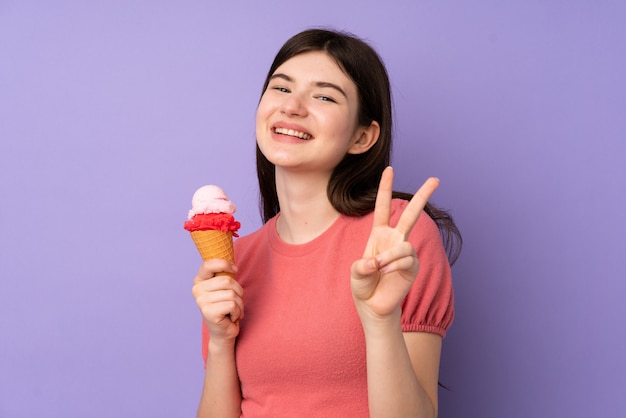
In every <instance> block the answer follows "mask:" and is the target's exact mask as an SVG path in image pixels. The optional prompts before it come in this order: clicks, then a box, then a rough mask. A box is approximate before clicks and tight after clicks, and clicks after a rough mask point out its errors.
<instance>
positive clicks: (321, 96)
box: [317, 95, 337, 103]
mask: <svg viewBox="0 0 626 418" xmlns="http://www.w3.org/2000/svg"><path fill="white" fill-rule="evenodd" d="M317 99H318V100H321V101H323V102H332V103H337V101H336V100H335V99H333V98H332V97H330V96H324V95H320V96H317Z"/></svg>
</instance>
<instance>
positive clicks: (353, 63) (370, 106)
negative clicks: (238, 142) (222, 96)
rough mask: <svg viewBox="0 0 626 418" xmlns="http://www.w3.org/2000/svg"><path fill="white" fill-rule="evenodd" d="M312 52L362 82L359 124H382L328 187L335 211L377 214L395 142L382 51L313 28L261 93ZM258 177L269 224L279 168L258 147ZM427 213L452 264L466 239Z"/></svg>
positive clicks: (292, 42) (445, 219)
mask: <svg viewBox="0 0 626 418" xmlns="http://www.w3.org/2000/svg"><path fill="white" fill-rule="evenodd" d="M310 51H323V52H326V53H327V54H328V55H329V56H330V57H331V58H332V59H334V60H335V62H336V63H337V65H338V66H339V67H340V68H341V69H342V70H343V71H344V73H346V75H348V77H350V78H351V79H352V81H353V82H354V83H355V84H356V87H357V91H358V95H359V109H358V123H359V125H360V126H369V125H370V124H371V123H372V122H373V121H376V122H378V124H379V125H380V135H379V138H378V141H376V143H375V144H374V145H373V146H372V147H371V148H370V149H369V150H368V151H367V152H365V153H362V154H347V155H346V156H345V157H344V158H343V160H342V161H341V162H340V163H339V164H338V165H337V167H335V169H334V171H333V173H332V175H331V178H330V181H329V183H328V189H327V193H328V199H329V200H330V203H331V204H332V205H333V207H334V208H335V209H336V210H337V211H338V212H339V213H341V214H343V215H347V216H363V215H365V214H367V213H369V212H371V211H373V210H374V204H375V201H376V192H377V190H378V183H379V181H380V177H381V175H382V172H383V170H384V169H385V167H387V166H388V165H389V164H390V159H391V143H392V110H391V88H390V86H389V76H388V74H387V70H386V68H385V65H384V64H383V62H382V60H381V58H380V57H379V55H378V53H377V52H376V51H375V50H374V49H373V48H372V47H371V46H370V45H368V44H367V43H366V42H364V41H363V40H361V39H360V38H358V37H356V36H354V35H352V34H349V33H345V32H338V31H334V30H327V29H309V30H306V31H304V32H300V33H299V34H297V35H295V36H293V37H291V38H290V39H289V40H288V41H287V42H286V43H285V44H284V45H283V46H282V48H281V49H280V50H279V51H278V54H276V57H275V58H274V62H273V63H272V65H271V67H270V69H269V71H268V73H267V77H266V79H265V83H264V85H263V91H262V93H261V95H262V94H263V93H264V92H265V90H266V89H267V85H268V83H269V80H270V77H271V76H272V75H273V74H274V72H275V71H276V69H277V68H278V67H279V66H280V65H282V64H283V63H284V62H285V61H287V60H288V59H290V58H292V57H294V56H296V55H298V54H302V53H304V52H310ZM256 155H257V177H258V180H259V189H260V207H261V212H262V217H263V222H267V221H268V220H269V219H271V218H272V217H274V216H275V215H276V214H277V213H278V212H279V211H280V206H279V202H278V195H277V192H276V179H275V173H276V167H275V166H274V164H272V163H271V162H269V160H268V159H267V158H265V156H264V155H263V153H262V152H261V150H260V149H259V147H258V145H257V148H256ZM394 197H397V198H401V199H406V200H410V199H411V197H412V195H410V194H408V193H403V192H394ZM425 211H426V213H428V215H429V216H430V217H431V218H432V219H433V220H434V221H435V222H436V224H437V226H438V228H439V231H440V232H441V235H442V238H443V243H444V246H445V248H446V252H447V254H448V260H449V262H450V264H451V265H452V264H453V263H454V262H455V261H456V259H457V258H458V256H459V254H460V252H461V246H462V238H461V234H460V232H459V230H458V228H457V227H456V225H455V223H454V220H453V219H452V216H451V215H450V214H449V213H448V212H446V211H444V210H442V209H439V208H437V207H436V206H434V205H433V204H431V203H428V204H427V205H426V207H425Z"/></svg>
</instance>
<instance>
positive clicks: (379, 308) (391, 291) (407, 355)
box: [351, 169, 441, 418]
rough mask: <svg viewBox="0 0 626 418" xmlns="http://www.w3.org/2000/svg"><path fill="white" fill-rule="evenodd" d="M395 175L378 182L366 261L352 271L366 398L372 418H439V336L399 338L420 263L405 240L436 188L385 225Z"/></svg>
mask: <svg viewBox="0 0 626 418" xmlns="http://www.w3.org/2000/svg"><path fill="white" fill-rule="evenodd" d="M392 183H393V171H392V170H391V169H387V170H385V172H384V173H383V176H382V178H381V183H380V186H379V191H378V196H377V199H376V208H375V212H374V224H373V227H372V232H371V234H370V238H369V240H368V243H367V245H366V248H365V253H364V256H363V258H362V259H361V260H357V261H356V262H355V263H354V264H353V266H352V277H351V286H352V295H353V299H354V302H355V307H356V309H357V312H358V314H359V317H360V319H361V323H362V325H363V330H364V333H365V342H366V353H367V376H368V399H369V408H370V414H371V416H372V417H387V416H388V417H422V418H432V417H436V416H437V409H438V408H437V380H438V370H439V358H440V353H441V337H439V336H438V335H435V334H428V333H422V332H420V333H413V332H411V333H403V332H402V329H401V325H400V317H401V313H402V312H401V303H402V301H403V299H404V297H405V296H406V295H407V293H408V291H409V289H410V288H411V285H412V284H413V282H414V281H415V278H416V276H417V272H418V270H419V262H418V260H417V256H416V254H415V249H414V248H413V245H412V244H411V243H409V242H408V236H409V234H410V232H411V230H412V228H413V226H414V225H415V223H416V222H417V219H418V217H419V215H420V213H421V212H422V209H423V207H424V205H425V204H426V202H427V201H428V198H429V197H430V195H432V193H433V192H434V190H435V189H436V188H437V186H438V182H437V180H436V179H429V180H428V181H427V182H426V183H425V184H424V186H422V188H420V190H419V191H418V192H417V193H416V195H415V197H414V198H413V199H412V200H411V202H410V203H409V204H408V205H407V207H406V209H405V210H404V212H403V214H402V216H401V217H400V220H399V221H398V224H397V226H396V227H395V228H391V227H390V226H389V217H390V211H391V190H392Z"/></svg>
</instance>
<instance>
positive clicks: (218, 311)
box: [192, 259, 243, 418]
mask: <svg viewBox="0 0 626 418" xmlns="http://www.w3.org/2000/svg"><path fill="white" fill-rule="evenodd" d="M235 271H236V267H235V266H234V265H231V264H230V263H229V262H227V261H226V260H217V259H214V260H208V261H205V262H204V263H203V264H202V266H201V267H200V270H199V271H198V275H197V276H196V278H195V280H194V286H193V289H192V293H193V295H194V297H195V299H196V303H197V304H198V308H200V311H201V312H202V317H203V319H204V323H205V324H206V326H207V328H208V330H209V334H210V338H209V347H208V358H207V364H206V370H205V376H204V386H203V389H202V396H201V398H200V405H199V407H198V414H197V417H198V418H205V417H211V418H221V417H223V418H230V417H233V418H239V416H240V415H241V388H240V385H239V377H238V375H237V367H236V364H235V341H236V339H237V336H238V335H239V320H240V319H241V318H242V317H243V288H242V287H241V285H240V284H239V283H237V281H236V280H235V279H233V278H231V277H230V276H226V275H219V272H235Z"/></svg>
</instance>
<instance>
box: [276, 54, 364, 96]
mask: <svg viewBox="0 0 626 418" xmlns="http://www.w3.org/2000/svg"><path fill="white" fill-rule="evenodd" d="M281 73H282V74H285V75H287V76H289V77H291V78H293V79H294V81H295V82H303V83H317V82H331V83H335V84H339V85H340V86H341V87H343V88H344V89H346V90H350V91H353V92H354V93H356V85H355V84H354V82H353V81H352V79H351V78H350V77H349V76H348V75H347V74H346V73H345V72H344V70H343V68H341V67H340V66H339V64H337V62H336V61H335V60H334V59H333V58H332V57H331V56H330V55H328V54H327V53H326V52H323V51H310V52H303V53H301V54H298V55H295V56H293V57H291V58H289V59H288V60H287V61H285V62H283V63H282V64H281V65H280V66H278V68H276V71H274V74H281Z"/></svg>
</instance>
